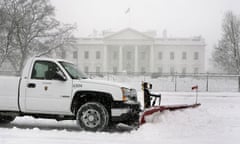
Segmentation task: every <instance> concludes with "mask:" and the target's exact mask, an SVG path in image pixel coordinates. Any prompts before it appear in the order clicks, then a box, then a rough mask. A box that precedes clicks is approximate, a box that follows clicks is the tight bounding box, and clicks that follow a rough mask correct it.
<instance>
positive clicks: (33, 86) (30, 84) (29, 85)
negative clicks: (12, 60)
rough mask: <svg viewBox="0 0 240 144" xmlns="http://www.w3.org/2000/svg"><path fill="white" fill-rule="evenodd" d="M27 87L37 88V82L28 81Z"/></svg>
mask: <svg viewBox="0 0 240 144" xmlns="http://www.w3.org/2000/svg"><path fill="white" fill-rule="evenodd" d="M27 87H28V88H35V87H36V84H35V83H28V85H27Z"/></svg>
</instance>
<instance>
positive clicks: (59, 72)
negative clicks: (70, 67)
mask: <svg viewBox="0 0 240 144" xmlns="http://www.w3.org/2000/svg"><path fill="white" fill-rule="evenodd" d="M56 79H57V80H60V81H66V80H67V78H66V76H65V75H64V74H63V73H62V72H61V71H57V72H56Z"/></svg>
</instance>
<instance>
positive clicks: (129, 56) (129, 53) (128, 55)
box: [127, 51, 132, 60]
mask: <svg viewBox="0 0 240 144" xmlns="http://www.w3.org/2000/svg"><path fill="white" fill-rule="evenodd" d="M131 58H132V53H131V52H130V51H128V52H127V59H128V60H130V59H131Z"/></svg>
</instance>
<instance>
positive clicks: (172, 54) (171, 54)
mask: <svg viewBox="0 0 240 144" xmlns="http://www.w3.org/2000/svg"><path fill="white" fill-rule="evenodd" d="M170 60H174V52H170Z"/></svg>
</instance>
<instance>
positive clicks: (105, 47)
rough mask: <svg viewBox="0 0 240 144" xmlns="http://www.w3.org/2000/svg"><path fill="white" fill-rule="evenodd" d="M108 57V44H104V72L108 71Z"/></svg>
mask: <svg viewBox="0 0 240 144" xmlns="http://www.w3.org/2000/svg"><path fill="white" fill-rule="evenodd" d="M107 57H108V48H107V46H106V45H104V46H103V72H108V63H107Z"/></svg>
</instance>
